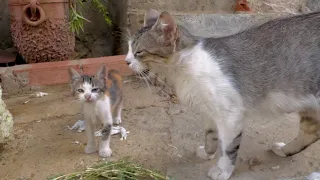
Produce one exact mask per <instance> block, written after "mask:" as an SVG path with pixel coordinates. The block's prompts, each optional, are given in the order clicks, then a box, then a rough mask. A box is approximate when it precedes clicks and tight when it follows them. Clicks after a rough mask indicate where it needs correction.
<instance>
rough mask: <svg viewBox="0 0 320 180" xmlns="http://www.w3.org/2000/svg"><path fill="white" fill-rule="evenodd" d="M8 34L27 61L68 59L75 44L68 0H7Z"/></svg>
mask: <svg viewBox="0 0 320 180" xmlns="http://www.w3.org/2000/svg"><path fill="white" fill-rule="evenodd" d="M8 5H9V10H10V17H11V25H10V29H11V36H12V40H13V42H14V44H15V46H16V47H17V49H18V51H19V53H20V54H21V55H22V56H23V58H24V59H25V61H26V62H28V63H37V62H49V61H61V60H67V59H69V58H70V57H71V56H72V54H73V52H74V47H75V38H74V34H73V33H72V32H71V31H70V27H69V24H68V15H69V1H68V0H39V1H38V0H8Z"/></svg>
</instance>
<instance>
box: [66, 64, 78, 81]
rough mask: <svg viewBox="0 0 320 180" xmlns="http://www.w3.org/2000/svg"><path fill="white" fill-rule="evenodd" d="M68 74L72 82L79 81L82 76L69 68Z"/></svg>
mask: <svg viewBox="0 0 320 180" xmlns="http://www.w3.org/2000/svg"><path fill="white" fill-rule="evenodd" d="M68 72H69V77H70V79H71V80H74V79H78V78H80V77H81V75H80V74H79V73H78V72H77V71H76V70H74V69H73V68H72V67H69V68H68Z"/></svg>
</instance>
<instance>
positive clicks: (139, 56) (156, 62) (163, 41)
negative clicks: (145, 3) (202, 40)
mask: <svg viewBox="0 0 320 180" xmlns="http://www.w3.org/2000/svg"><path fill="white" fill-rule="evenodd" d="M178 39H179V32H178V29H177V24H176V22H175V20H174V19H173V17H172V16H171V15H170V14H169V13H168V12H162V13H161V14H160V13H159V12H157V11H156V10H153V9H150V10H149V11H147V12H146V13H145V17H144V25H143V26H142V28H141V29H140V30H139V31H138V32H137V33H136V34H135V35H134V36H133V37H131V39H130V40H129V50H128V54H127V56H126V59H125V60H126V62H127V64H128V65H129V67H130V68H131V69H132V70H133V71H134V72H136V73H138V74H140V75H148V73H149V70H151V71H156V70H157V68H159V66H161V65H165V64H166V63H167V61H168V58H169V57H171V56H172V54H173V53H174V52H175V51H176V46H177V41H178Z"/></svg>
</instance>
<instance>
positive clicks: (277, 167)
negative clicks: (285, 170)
mask: <svg viewBox="0 0 320 180" xmlns="http://www.w3.org/2000/svg"><path fill="white" fill-rule="evenodd" d="M271 169H272V170H278V169H280V166H279V165H278V166H273V167H272V168H271Z"/></svg>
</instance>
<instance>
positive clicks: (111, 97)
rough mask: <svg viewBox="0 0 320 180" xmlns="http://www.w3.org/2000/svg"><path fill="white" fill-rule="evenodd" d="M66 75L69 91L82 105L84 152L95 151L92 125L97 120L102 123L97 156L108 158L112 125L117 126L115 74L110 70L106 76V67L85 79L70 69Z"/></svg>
mask: <svg viewBox="0 0 320 180" xmlns="http://www.w3.org/2000/svg"><path fill="white" fill-rule="evenodd" d="M69 76H70V84H71V90H72V92H73V94H74V95H76V96H77V97H78V98H79V100H80V102H81V103H82V109H83V114H84V118H85V123H86V133H87V138H88V143H87V146H86V147H85V152H86V153H87V154H90V153H94V152H96V151H97V147H96V142H95V135H94V125H95V124H96V123H97V122H96V119H99V120H100V121H101V123H102V124H103V129H102V137H101V142H100V148H99V155H100V156H101V157H109V156H111V153H112V151H111V149H110V145H109V143H110V136H111V135H110V133H111V129H112V124H113V123H115V124H119V123H121V110H122V100H123V93H122V78H121V76H120V74H119V72H118V71H116V70H110V71H109V72H108V77H106V67H105V66H102V67H101V68H100V69H99V70H98V72H97V73H96V75H95V76H88V75H80V74H79V73H78V72H77V71H76V70H74V69H72V68H71V67H70V68H69Z"/></svg>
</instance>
